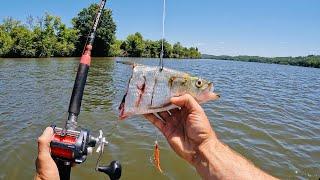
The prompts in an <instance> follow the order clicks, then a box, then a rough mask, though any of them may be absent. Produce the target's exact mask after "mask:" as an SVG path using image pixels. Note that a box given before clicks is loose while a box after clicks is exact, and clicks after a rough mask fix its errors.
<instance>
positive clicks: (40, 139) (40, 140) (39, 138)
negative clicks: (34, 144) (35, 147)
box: [38, 136, 46, 144]
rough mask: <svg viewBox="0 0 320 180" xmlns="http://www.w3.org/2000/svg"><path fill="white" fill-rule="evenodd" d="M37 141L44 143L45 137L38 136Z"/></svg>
mask: <svg viewBox="0 0 320 180" xmlns="http://www.w3.org/2000/svg"><path fill="white" fill-rule="evenodd" d="M38 143H39V144H44V143H46V139H45V137H43V136H40V137H38Z"/></svg>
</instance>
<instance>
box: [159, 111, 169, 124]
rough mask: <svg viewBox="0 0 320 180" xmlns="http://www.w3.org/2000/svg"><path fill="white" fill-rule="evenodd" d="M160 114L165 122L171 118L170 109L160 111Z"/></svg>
mask: <svg viewBox="0 0 320 180" xmlns="http://www.w3.org/2000/svg"><path fill="white" fill-rule="evenodd" d="M158 115H159V116H160V117H161V119H162V120H163V121H165V122H167V120H168V119H169V118H170V114H169V112H168V111H164V112H159V113H158Z"/></svg>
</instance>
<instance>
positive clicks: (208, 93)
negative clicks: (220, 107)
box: [198, 82, 220, 103]
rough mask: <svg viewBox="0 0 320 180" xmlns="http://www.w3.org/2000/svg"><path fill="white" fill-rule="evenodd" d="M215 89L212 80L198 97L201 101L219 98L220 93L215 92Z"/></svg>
mask: <svg viewBox="0 0 320 180" xmlns="http://www.w3.org/2000/svg"><path fill="white" fill-rule="evenodd" d="M213 90H214V87H213V83H212V82H210V83H209V84H208V87H207V88H206V89H205V90H204V92H203V93H202V95H200V97H199V98H198V101H199V103H204V102H207V101H214V100H217V99H219V98H220V95H219V94H217V93H215V92H213Z"/></svg>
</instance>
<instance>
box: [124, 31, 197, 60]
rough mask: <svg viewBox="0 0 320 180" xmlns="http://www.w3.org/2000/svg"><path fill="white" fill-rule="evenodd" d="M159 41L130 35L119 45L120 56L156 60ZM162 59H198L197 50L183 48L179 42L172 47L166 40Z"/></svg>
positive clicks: (138, 35) (158, 55)
mask: <svg viewBox="0 0 320 180" xmlns="http://www.w3.org/2000/svg"><path fill="white" fill-rule="evenodd" d="M161 43H162V42H161V40H158V41H152V40H148V39H147V40H144V39H143V37H142V35H141V34H140V33H138V32H137V33H135V34H131V35H129V36H128V37H127V39H126V40H125V41H123V42H122V43H121V44H120V49H121V54H120V56H128V57H149V58H158V57H160V52H161ZM163 57H164V58H200V57H201V54H200V52H199V51H198V49H197V48H194V47H191V48H186V47H183V46H182V45H181V44H180V43H179V42H178V43H176V44H174V45H173V46H172V45H171V44H170V43H169V42H168V41H166V40H164V42H163Z"/></svg>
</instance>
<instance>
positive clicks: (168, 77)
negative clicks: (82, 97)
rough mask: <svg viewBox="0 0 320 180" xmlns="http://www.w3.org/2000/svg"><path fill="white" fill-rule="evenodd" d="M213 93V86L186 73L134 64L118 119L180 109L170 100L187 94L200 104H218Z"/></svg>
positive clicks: (217, 96) (216, 97)
mask: <svg viewBox="0 0 320 180" xmlns="http://www.w3.org/2000/svg"><path fill="white" fill-rule="evenodd" d="M124 64H128V63H124ZM212 89H213V83H211V82H209V81H206V80H204V79H201V78H198V77H195V76H192V75H190V74H187V73H184V72H180V71H176V70H173V69H168V68H163V69H162V71H160V69H159V67H157V66H145V65H141V64H132V76H131V78H130V80H129V83H128V88H127V92H126V94H125V95H124V97H123V99H122V102H121V104H120V106H119V111H120V114H119V118H120V119H125V118H126V117H128V116H132V115H135V114H148V113H155V112H162V111H168V110H170V109H174V108H177V106H175V105H173V104H171V103H170V99H171V97H175V96H181V95H184V94H190V95H191V96H193V97H194V98H195V99H196V100H197V101H198V102H199V103H204V102H207V101H210V100H216V99H218V98H219V97H220V96H219V95H218V94H216V93H213V92H212Z"/></svg>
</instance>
